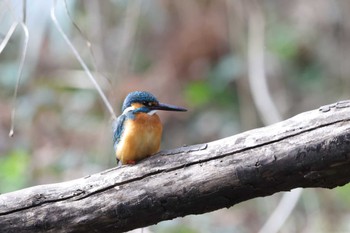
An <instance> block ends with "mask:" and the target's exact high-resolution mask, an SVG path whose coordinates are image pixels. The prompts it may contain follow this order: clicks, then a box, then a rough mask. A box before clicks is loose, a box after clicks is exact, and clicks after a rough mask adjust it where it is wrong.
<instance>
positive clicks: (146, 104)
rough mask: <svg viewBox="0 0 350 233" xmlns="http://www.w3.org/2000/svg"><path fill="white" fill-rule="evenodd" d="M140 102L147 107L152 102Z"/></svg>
mask: <svg viewBox="0 0 350 233" xmlns="http://www.w3.org/2000/svg"><path fill="white" fill-rule="evenodd" d="M142 104H143V105H145V106H148V107H151V106H152V102H147V101H143V102H142Z"/></svg>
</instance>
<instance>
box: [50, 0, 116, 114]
mask: <svg viewBox="0 0 350 233" xmlns="http://www.w3.org/2000/svg"><path fill="white" fill-rule="evenodd" d="M55 6H56V0H55V1H54V2H53V4H52V8H51V19H52V21H53V22H54V24H55V26H56V28H57V30H58V32H59V33H60V34H61V36H62V37H63V39H64V40H65V41H66V43H67V44H68V46H69V47H70V49H71V50H72V52H73V54H74V56H75V57H76V58H77V60H78V61H79V63H80V65H81V66H82V68H83V69H84V71H85V73H86V74H87V76H88V77H89V78H90V80H91V82H92V83H93V85H94V86H95V88H96V90H97V92H98V93H99V95H100V96H101V98H102V100H103V102H104V104H105V105H106V107H107V109H108V110H109V112H110V114H111V116H112V118H113V119H116V115H115V113H114V110H113V108H112V106H111V104H110V103H109V101H108V99H107V97H106V96H105V94H104V93H103V91H102V89H101V87H100V85H99V84H98V83H97V81H96V79H95V78H94V76H93V75H92V73H91V71H90V70H89V68H88V67H87V65H86V64H85V62H84V61H83V59H82V58H81V56H80V55H79V53H78V51H77V50H76V48H75V47H74V45H73V44H72V43H71V41H70V40H69V38H68V36H67V35H66V34H65V33H64V31H63V29H62V27H61V25H60V24H59V22H58V20H57V18H56V14H55Z"/></svg>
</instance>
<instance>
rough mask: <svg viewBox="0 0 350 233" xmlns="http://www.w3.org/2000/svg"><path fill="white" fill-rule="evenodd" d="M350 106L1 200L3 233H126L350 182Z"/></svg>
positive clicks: (323, 109)
mask: <svg viewBox="0 0 350 233" xmlns="http://www.w3.org/2000/svg"><path fill="white" fill-rule="evenodd" d="M349 121H350V102H349V101H342V102H338V103H336V104H332V105H328V106H323V107H321V108H320V109H318V110H314V111H310V112H305V113H302V114H300V115H297V116H295V117H293V118H291V119H289V120H286V121H283V122H280V123H277V124H274V125H271V126H269V127H265V128H259V129H255V130H251V131H248V132H245V133H241V134H238V135H235V136H232V137H228V138H224V139H221V140H218V141H214V142H210V143H206V144H200V145H195V146H188V147H182V148H179V149H175V150H170V151H164V152H161V153H159V154H158V155H155V156H153V157H151V158H149V159H146V160H144V161H141V162H140V163H138V164H136V165H134V166H123V167H118V168H113V169H110V170H107V171H103V172H101V173H99V174H94V175H91V176H87V177H84V178H81V179H77V180H72V181H68V182H63V183H58V184H48V185H40V186H35V187H31V188H27V189H23V190H19V191H16V192H12V193H6V194H2V195H0V229H1V232H94V231H95V232H123V231H126V230H131V229H134V228H138V227H143V226H147V225H151V224H155V223H157V222H160V221H162V220H166V219H172V218H175V217H179V216H185V215H188V214H200V213H205V212H208V211H212V210H216V209H220V208H223V207H230V206H232V205H234V204H236V203H239V202H242V201H245V200H248V199H251V198H255V197H262V196H268V195H271V194H273V193H275V192H280V191H288V190H291V189H293V188H296V187H323V188H334V187H337V186H340V185H344V184H346V183H348V182H349V181H350V169H349V167H350V122H349Z"/></svg>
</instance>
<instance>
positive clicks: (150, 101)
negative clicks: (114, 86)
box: [122, 91, 187, 112]
mask: <svg viewBox="0 0 350 233" xmlns="http://www.w3.org/2000/svg"><path fill="white" fill-rule="evenodd" d="M135 103H138V104H141V107H139V110H137V109H135V110H136V111H139V112H149V111H153V110H165V111H180V112H184V111H187V110H186V109H185V108H181V107H177V106H174V105H170V104H164V103H160V102H159V101H158V100H157V98H156V97H155V96H154V95H152V94H151V93H149V92H146V91H134V92H130V93H129V94H128V95H127V96H126V98H125V100H124V103H123V107H122V111H123V112H124V111H125V109H127V108H129V107H132V105H133V104H135Z"/></svg>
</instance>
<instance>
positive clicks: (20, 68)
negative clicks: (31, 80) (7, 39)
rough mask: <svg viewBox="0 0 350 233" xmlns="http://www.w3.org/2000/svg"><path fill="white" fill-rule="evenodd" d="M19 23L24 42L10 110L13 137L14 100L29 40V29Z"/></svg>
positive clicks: (10, 133) (10, 134) (12, 134)
mask: <svg viewBox="0 0 350 233" xmlns="http://www.w3.org/2000/svg"><path fill="white" fill-rule="evenodd" d="M19 24H20V25H21V28H22V30H23V32H24V42H23V49H22V53H21V57H20V63H19V68H18V73H17V81H16V87H15V92H14V94H13V107H12V112H11V129H10V132H9V137H13V136H14V133H15V116H16V102H17V94H18V88H19V84H20V82H21V78H22V73H23V67H24V61H25V58H26V54H27V49H28V42H29V31H28V28H27V26H26V25H25V24H24V23H23V22H21V23H19Z"/></svg>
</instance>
